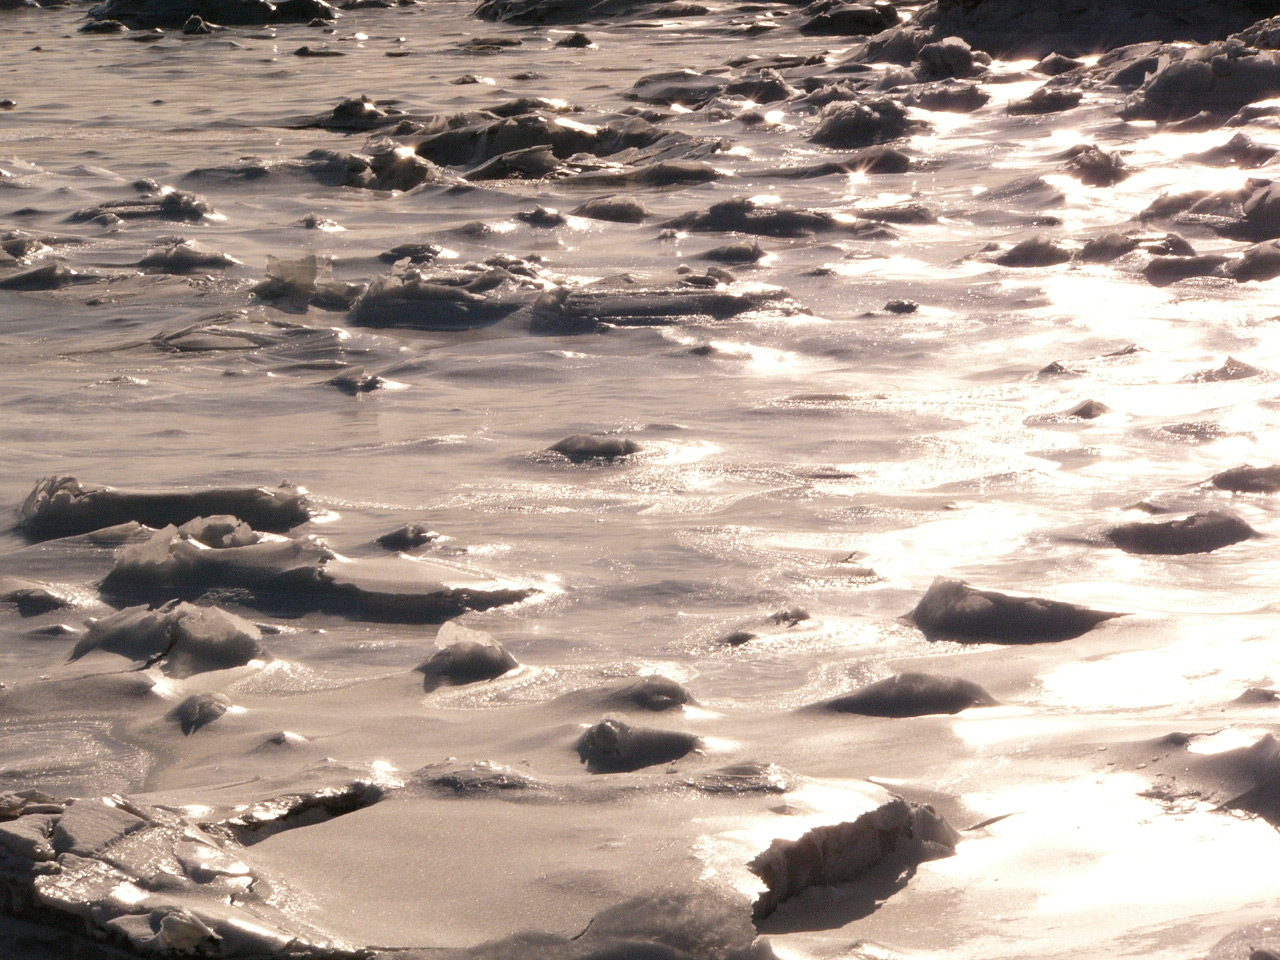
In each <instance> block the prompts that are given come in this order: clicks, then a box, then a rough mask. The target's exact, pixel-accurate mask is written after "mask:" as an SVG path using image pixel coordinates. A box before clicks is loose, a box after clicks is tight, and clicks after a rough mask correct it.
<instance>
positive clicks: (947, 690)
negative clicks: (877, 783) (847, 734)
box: [818, 673, 996, 717]
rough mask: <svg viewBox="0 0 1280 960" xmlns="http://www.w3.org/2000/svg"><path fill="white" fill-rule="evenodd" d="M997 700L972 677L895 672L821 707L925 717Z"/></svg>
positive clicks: (988, 705) (839, 710)
mask: <svg viewBox="0 0 1280 960" xmlns="http://www.w3.org/2000/svg"><path fill="white" fill-rule="evenodd" d="M995 705H996V700H995V698H994V697H992V696H991V694H989V693H987V691H986V690H984V689H982V687H980V686H979V685H978V684H976V683H974V682H973V681H972V680H961V679H959V678H958V677H940V676H936V675H934V674H930V673H896V674H894V675H893V676H891V677H886V678H885V679H883V680H877V681H876V682H875V683H872V684H868V685H867V686H865V687H863V688H862V689H860V690H855V691H854V692H853V693H847V694H844V695H843V696H839V697H835V698H834V699H831V700H827V701H825V702H823V703H821V704H818V706H819V707H820V708H822V709H824V710H831V711H834V712H836V713H856V714H861V715H863V716H867V717H922V716H928V715H930V714H955V713H959V712H960V711H961V710H967V709H969V708H970V707H991V706H995Z"/></svg>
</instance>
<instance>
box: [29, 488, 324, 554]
mask: <svg viewBox="0 0 1280 960" xmlns="http://www.w3.org/2000/svg"><path fill="white" fill-rule="evenodd" d="M217 514H224V515H230V516H233V517H236V518H238V519H239V520H242V521H244V522H245V523H247V524H249V525H250V526H251V527H254V528H256V529H258V530H267V531H284V530H289V529H291V528H293V527H296V526H298V525H299V524H302V523H306V522H307V521H308V520H310V519H311V518H312V516H313V515H314V511H313V509H312V507H311V504H310V502H309V501H308V500H307V491H306V490H305V489H304V488H302V487H297V486H294V485H292V484H290V483H287V482H286V483H282V484H281V485H280V486H279V487H276V488H274V489H271V488H267V487H252V488H240V489H234V488H227V489H210V490H194V491H184V492H161V491H143V490H120V489H116V488H114V487H108V486H104V485H102V484H96V483H82V482H81V481H79V480H77V479H76V478H75V477H58V476H52V477H45V478H44V479H42V480H40V481H39V482H37V483H36V485H35V488H34V489H33V490H32V491H31V493H30V494H28V495H27V499H26V500H25V501H23V504H22V506H21V507H19V508H18V529H19V530H21V531H22V532H23V533H24V534H25V535H26V536H27V537H29V538H31V539H32V540H47V539H50V538H53V537H68V536H74V535H76V534H81V533H89V532H91V531H93V530H100V529H102V528H103V527H111V526H115V525H117V524H121V523H127V522H129V521H135V522H137V523H142V524H145V525H147V526H150V527H164V526H168V525H170V524H173V525H178V524H183V523H187V522H188V521H190V520H194V519H195V518H197V517H208V516H211V515H217Z"/></svg>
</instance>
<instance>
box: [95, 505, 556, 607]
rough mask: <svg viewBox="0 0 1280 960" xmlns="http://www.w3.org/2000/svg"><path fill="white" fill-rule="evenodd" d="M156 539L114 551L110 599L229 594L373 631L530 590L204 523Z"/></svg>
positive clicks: (316, 542) (314, 541)
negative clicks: (229, 533) (212, 535)
mask: <svg viewBox="0 0 1280 960" xmlns="http://www.w3.org/2000/svg"><path fill="white" fill-rule="evenodd" d="M218 520H219V518H210V519H200V520H196V521H194V522H191V523H189V524H185V525H183V526H182V527H175V526H173V525H169V526H166V527H164V528H163V529H160V530H157V531H156V532H155V533H154V534H153V535H152V536H151V538H150V539H149V540H147V541H146V542H144V543H138V544H132V545H129V546H125V547H122V548H121V549H120V550H119V552H118V553H117V555H116V560H115V565H114V566H113V567H112V569H111V572H110V573H108V574H107V576H106V577H105V578H104V579H103V581H102V585H101V589H102V591H103V593H104V595H106V596H108V597H111V598H113V599H116V600H124V601H130V600H153V601H154V600H168V599H170V598H172V597H173V596H174V594H175V593H176V594H178V595H179V596H180V597H184V598H189V599H198V598H200V597H203V596H206V595H208V594H209V593H210V592H213V594H214V595H221V593H223V592H225V591H228V590H229V591H231V592H232V593H233V594H234V596H235V598H236V600H237V601H239V602H241V603H245V604H248V605H250V606H254V607H258V608H261V609H267V610H277V611H287V612H290V613H293V614H297V613H300V612H305V611H311V610H323V611H328V612H332V613H338V614H342V615H345V616H349V617H353V618H355V619H361V620H370V621H375V622H379V623H442V622H444V621H445V620H449V619H452V618H453V617H456V616H459V615H461V614H463V613H465V612H467V611H469V610H488V609H490V608H492V607H496V606H503V605H505V604H509V603H517V602H519V601H521V600H527V599H528V598H529V597H531V596H533V595H534V594H535V593H536V592H537V591H535V590H533V589H532V588H529V587H524V586H519V585H516V584H512V583H505V582H502V581H497V580H492V579H489V578H487V577H484V576H480V575H477V574H474V573H471V572H468V571H465V570H460V569H456V568H453V567H449V566H445V565H443V564H438V563H432V562H427V561H421V560H415V559H413V558H411V557H408V556H404V555H399V556H394V557H386V558H378V559H364V560H353V559H349V558H346V557H342V556H339V555H338V554H337V553H335V552H334V551H333V550H331V549H330V548H329V547H328V545H327V544H326V543H325V542H324V541H323V540H321V539H319V538H318V537H314V536H301V537H297V538H296V539H289V538H286V537H281V536H273V535H270V534H260V533H258V532H256V531H253V530H247V533H246V535H245V536H244V537H241V538H237V539H235V540H233V541H231V542H225V541H214V542H209V538H208V537H206V536H204V535H203V534H204V532H205V530H206V529H207V525H208V524H209V523H210V522H215V523H216V522H218Z"/></svg>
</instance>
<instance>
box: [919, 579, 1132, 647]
mask: <svg viewBox="0 0 1280 960" xmlns="http://www.w3.org/2000/svg"><path fill="white" fill-rule="evenodd" d="M1120 616H1124V614H1121V613H1106V612H1104V611H1101V610H1090V609H1089V608H1087V607H1081V606H1077V605H1076V604H1074V603H1064V602H1062V601H1060V600H1044V599H1040V598H1037V597H1017V596H1010V595H1009V594H1004V593H997V592H995V591H994V590H977V589H975V588H973V587H971V586H969V584H967V583H965V582H964V581H963V580H950V579H947V578H946V577H938V578H937V579H935V580H934V581H933V583H932V585H930V587H929V589H928V591H926V593H925V595H924V596H923V597H921V598H920V602H919V603H918V604H916V606H915V609H913V610H912V611H911V612H910V613H909V614H907V615H906V617H905V619H907V620H909V621H910V622H912V623H914V624H915V625H916V626H917V627H919V628H920V630H921V632H922V633H924V635H925V636H926V637H927V638H928V639H930V640H958V641H960V642H978V643H1052V642H1055V641H1058V640H1070V639H1073V638H1074V637H1078V636H1081V635H1082V634H1085V633H1088V632H1089V631H1090V630H1092V629H1093V628H1094V627H1096V626H1097V625H1098V624H1100V623H1102V622H1103V621H1105V620H1111V619H1113V618H1115V617H1120Z"/></svg>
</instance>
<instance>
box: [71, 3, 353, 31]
mask: <svg viewBox="0 0 1280 960" xmlns="http://www.w3.org/2000/svg"><path fill="white" fill-rule="evenodd" d="M337 16H338V11H337V10H336V9H335V8H334V7H333V6H332V5H331V4H329V3H326V2H325V0H275V2H272V0H106V2H105V3H100V4H98V5H97V6H95V7H93V8H91V9H90V11H89V17H90V19H91V20H97V21H115V22H117V23H123V24H124V25H125V26H127V27H130V28H133V29H151V28H155V27H162V28H166V29H168V28H177V27H182V26H183V25H184V24H186V23H187V21H188V20H190V19H191V18H192V17H199V18H200V19H201V20H203V21H204V22H206V23H211V24H218V25H221V26H228V27H244V26H260V25H263V24H268V23H308V22H310V21H312V20H334V19H336V18H337Z"/></svg>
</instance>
